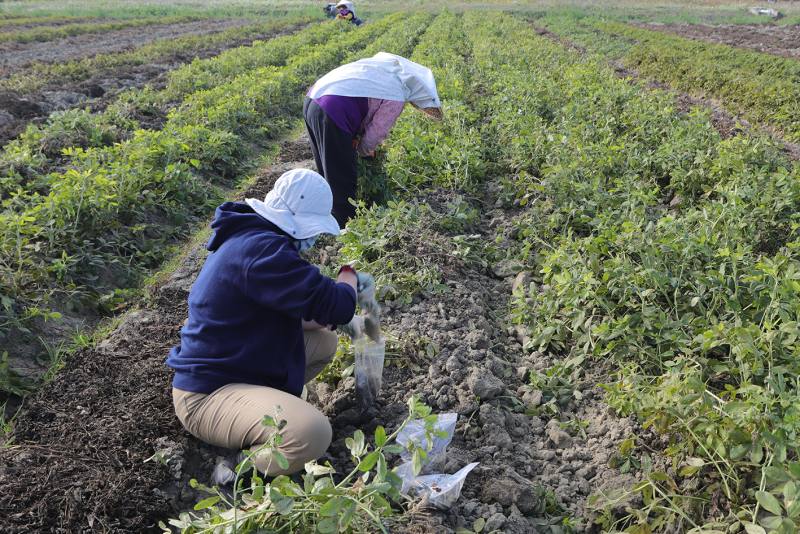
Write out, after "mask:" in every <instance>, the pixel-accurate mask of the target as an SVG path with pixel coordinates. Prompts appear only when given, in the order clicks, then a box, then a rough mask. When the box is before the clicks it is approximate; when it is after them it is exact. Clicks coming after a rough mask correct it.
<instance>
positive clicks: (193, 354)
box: [167, 169, 371, 476]
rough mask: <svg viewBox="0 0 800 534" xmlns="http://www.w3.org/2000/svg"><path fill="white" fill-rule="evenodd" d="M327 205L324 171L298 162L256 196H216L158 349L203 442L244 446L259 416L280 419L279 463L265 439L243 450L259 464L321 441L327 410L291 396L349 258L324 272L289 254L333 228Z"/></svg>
mask: <svg viewBox="0 0 800 534" xmlns="http://www.w3.org/2000/svg"><path fill="white" fill-rule="evenodd" d="M331 206H332V195H331V190H330V187H329V186H328V184H327V182H326V181H325V180H324V178H322V176H320V175H319V174H317V173H316V172H314V171H311V170H306V169H295V170H292V171H289V172H287V173H285V174H283V175H282V176H281V177H280V178H279V179H278V180H277V182H276V183H275V187H274V188H273V189H272V191H270V192H269V194H267V196H266V198H265V199H264V201H263V202H262V201H260V200H255V199H247V201H246V202H226V203H224V204H222V205H221V206H219V207H218V208H217V211H216V216H215V219H214V221H213V223H212V224H211V227H212V228H213V229H214V233H213V235H212V236H211V239H210V241H209V243H208V249H209V250H210V251H211V254H210V255H209V257H208V259H207V260H206V262H205V264H204V265H203V268H202V270H201V271H200V274H199V276H198V278H197V280H196V282H195V283H194V285H193V286H192V289H191V292H190V293H189V318H188V320H187V321H186V323H185V324H184V326H183V328H182V330H181V342H180V345H179V346H177V347H174V348H173V349H172V350H171V351H170V353H169V357H168V359H167V365H169V366H170V367H172V368H173V369H174V370H175V377H174V380H173V389H172V400H173V404H174V406H175V413H176V415H177V416H178V419H179V420H180V422H181V423H182V424H183V426H184V428H186V430H188V431H189V432H190V433H191V434H192V435H194V436H195V437H197V438H199V439H201V440H203V441H205V442H206V443H210V444H212V445H216V446H219V447H225V448H229V449H247V448H252V449H253V450H254V451H256V450H258V449H259V445H262V444H264V443H266V442H267V441H268V440H269V439H270V437H271V435H272V434H271V433H272V432H274V431H275V429H274V428H268V427H266V426H263V425H262V424H261V421H262V419H263V417H264V416H265V415H270V416H273V417H274V418H275V419H276V420H285V421H286V426H285V427H284V428H283V429H282V430H281V436H282V439H281V442H280V444H279V445H278V447H277V450H278V451H279V452H281V453H282V454H283V456H285V457H286V459H287V460H288V462H289V466H288V468H286V469H281V468H280V467H279V466H278V465H277V464H276V462H274V461H272V460H271V457H270V456H271V453H270V451H268V450H267V451H259V452H258V453H257V454H256V455H255V457H254V463H255V466H256V467H257V468H258V469H259V470H260V471H262V472H264V473H266V474H267V475H269V476H275V475H279V474H286V473H293V472H296V471H298V470H300V469H302V468H303V466H304V464H305V463H306V462H308V461H310V460H314V459H317V458H319V457H320V456H322V455H323V454H324V453H325V451H326V449H327V448H328V445H329V444H330V441H331V426H330V424H329V422H328V419H327V418H326V417H325V416H324V415H323V414H322V413H320V412H319V411H318V410H317V409H316V408H314V407H313V406H311V405H310V404H308V403H307V402H305V401H303V400H301V399H300V397H299V395H300V394H301V392H302V389H303V385H304V384H305V383H306V382H308V381H309V380H311V379H312V378H314V377H315V376H316V375H317V374H318V373H319V372H320V371H321V370H322V369H323V367H324V366H325V365H326V364H327V363H328V362H329V361H330V360H331V359H332V358H333V355H334V354H335V352H336V346H337V343H338V338H337V335H336V333H334V332H332V331H331V329H330V328H329V327H328V325H343V324H346V323H348V322H349V321H350V320H351V319H352V318H353V315H354V313H355V310H356V302H357V289H356V288H357V284H358V280H359V276H358V275H357V274H356V273H355V271H354V270H353V269H352V268H351V267H349V266H344V267H342V269H341V270H340V271H339V275H338V277H337V279H336V280H333V279H330V278H328V277H326V276H323V275H322V274H321V273H320V271H319V269H318V268H317V267H315V266H313V265H311V264H310V263H308V262H307V261H306V260H305V259H303V258H302V257H301V256H300V252H302V251H304V250H306V249H308V248H310V247H312V246H313V245H314V241H315V240H316V239H317V237H318V236H319V235H320V234H333V235H338V234H339V225H338V224H337V222H336V220H335V219H334V218H333V217H332V216H331ZM367 278H368V279H369V280H371V277H369V276H368V275H367ZM278 410H279V413H276V412H277V411H278ZM261 449H266V447H261Z"/></svg>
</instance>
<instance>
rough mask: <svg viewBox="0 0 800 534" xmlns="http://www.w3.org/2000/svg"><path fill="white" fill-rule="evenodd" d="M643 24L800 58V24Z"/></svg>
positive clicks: (681, 34) (671, 31) (665, 30)
mask: <svg viewBox="0 0 800 534" xmlns="http://www.w3.org/2000/svg"><path fill="white" fill-rule="evenodd" d="M640 27H642V28H646V29H649V30H657V31H661V32H665V33H674V34H677V35H680V36H682V37H688V38H690V39H696V40H699V41H708V42H711V43H719V44H726V45H730V46H735V47H738V48H749V49H751V50H757V51H759V52H765V53H767V54H773V55H776V56H783V57H788V58H795V59H796V58H800V26H779V25H774V24H752V25H750V24H726V25H719V26H712V25H707V24H660V23H650V24H641V25H640Z"/></svg>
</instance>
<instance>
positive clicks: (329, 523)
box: [317, 517, 339, 534]
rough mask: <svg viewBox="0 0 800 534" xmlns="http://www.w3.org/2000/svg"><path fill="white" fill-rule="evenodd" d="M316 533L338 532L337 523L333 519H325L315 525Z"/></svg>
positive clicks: (331, 533) (330, 533) (328, 533)
mask: <svg viewBox="0 0 800 534" xmlns="http://www.w3.org/2000/svg"><path fill="white" fill-rule="evenodd" d="M317 532H319V533H320V534H333V533H335V532H339V522H338V521H337V520H336V518H335V517H326V518H325V519H323V520H322V521H320V522H319V523H317Z"/></svg>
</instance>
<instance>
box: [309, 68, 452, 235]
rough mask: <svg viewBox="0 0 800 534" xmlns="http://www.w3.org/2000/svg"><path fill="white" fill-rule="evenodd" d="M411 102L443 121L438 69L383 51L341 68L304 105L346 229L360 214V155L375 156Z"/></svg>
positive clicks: (318, 156)
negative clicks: (435, 74) (354, 200)
mask: <svg viewBox="0 0 800 534" xmlns="http://www.w3.org/2000/svg"><path fill="white" fill-rule="evenodd" d="M406 102H410V103H411V105H412V106H414V107H416V108H417V109H421V110H422V111H424V112H425V113H426V114H428V115H429V116H431V117H433V118H436V119H439V120H441V118H442V109H441V108H442V103H441V101H440V100H439V94H438V92H437V89H436V82H435V80H434V79H433V73H432V72H431V70H430V69H428V68H427V67H423V66H422V65H419V64H417V63H414V62H413V61H410V60H408V59H406V58H404V57H401V56H396V55H394V54H388V53H386V52H380V53H378V54H376V55H375V56H373V57H371V58H367V59H362V60H359V61H356V62H354V63H348V64H346V65H342V66H341V67H338V68H336V69H334V70H332V71H331V72H329V73H328V74H326V75H325V76H323V77H322V78H320V79H319V80H317V82H316V83H315V84H314V85H313V86H312V87H311V89H309V91H308V93H307V94H306V98H305V102H304V104H303V115H304V117H305V121H306V129H307V130H308V136H309V138H310V140H311V150H312V152H313V154H314V160H315V161H316V164H317V170H318V171H319V172H320V174H322V175H323V176H324V177H325V179H326V180H328V183H330V185H331V189H332V190H333V216H334V217H336V220H337V221H339V224H340V225H341V226H342V227H344V225H345V223H346V222H347V221H348V220H349V219H350V218H352V216H353V215H354V214H355V207H354V206H353V205H352V204H350V202H349V201H348V199H350V198H355V196H356V189H357V179H358V177H357V174H358V167H357V164H356V153H358V154H359V155H360V156H362V157H372V156H374V155H375V148H376V147H377V146H378V145H379V144H380V143H381V142H383V140H384V139H385V138H386V137H387V136H388V135H389V130H391V128H392V126H394V123H395V122H396V121H397V119H398V117H399V116H400V113H402V111H403V107H404V106H405V104H406Z"/></svg>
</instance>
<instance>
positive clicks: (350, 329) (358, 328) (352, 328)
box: [339, 315, 364, 339]
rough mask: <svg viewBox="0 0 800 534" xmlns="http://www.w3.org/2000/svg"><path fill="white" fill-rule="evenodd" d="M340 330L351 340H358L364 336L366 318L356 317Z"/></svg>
mask: <svg viewBox="0 0 800 534" xmlns="http://www.w3.org/2000/svg"><path fill="white" fill-rule="evenodd" d="M339 330H340V331H342V332H343V333H345V334H347V335H348V336H350V339H357V338H360V337H361V336H363V335H364V318H363V317H362V316H360V315H354V316H353V318H352V319H350V322H349V323H347V324H343V325H342V326H340V327H339Z"/></svg>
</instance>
